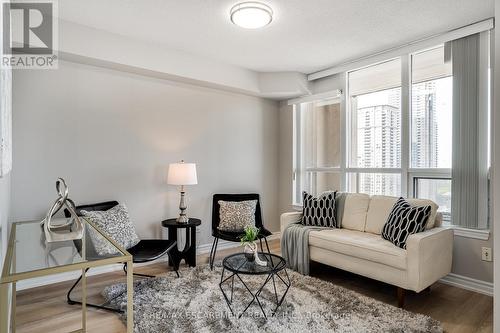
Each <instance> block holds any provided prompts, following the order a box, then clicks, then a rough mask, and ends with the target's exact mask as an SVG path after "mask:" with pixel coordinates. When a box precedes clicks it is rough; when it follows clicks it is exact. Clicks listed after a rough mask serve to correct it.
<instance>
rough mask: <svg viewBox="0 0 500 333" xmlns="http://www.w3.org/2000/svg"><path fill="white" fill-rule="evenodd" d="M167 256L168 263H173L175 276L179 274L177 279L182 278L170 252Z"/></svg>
mask: <svg viewBox="0 0 500 333" xmlns="http://www.w3.org/2000/svg"><path fill="white" fill-rule="evenodd" d="M167 255H168V261H169V262H171V263H173V267H174V271H175V274H177V277H178V278H180V277H181V276H180V275H179V267H178V266H177V265H176V264H175V262H174V259H173V258H172V255H171V254H170V252H167Z"/></svg>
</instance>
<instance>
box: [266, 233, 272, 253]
mask: <svg viewBox="0 0 500 333" xmlns="http://www.w3.org/2000/svg"><path fill="white" fill-rule="evenodd" d="M264 241H265V242H266V247H267V253H269V254H271V251H270V250H269V244H268V243H267V237H264Z"/></svg>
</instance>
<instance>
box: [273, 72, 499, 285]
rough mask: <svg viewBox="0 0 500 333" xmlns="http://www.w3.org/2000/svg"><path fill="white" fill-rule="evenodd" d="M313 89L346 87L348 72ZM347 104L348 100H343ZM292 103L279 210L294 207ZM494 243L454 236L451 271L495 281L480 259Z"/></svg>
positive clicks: (285, 120) (284, 124) (285, 123)
mask: <svg viewBox="0 0 500 333" xmlns="http://www.w3.org/2000/svg"><path fill="white" fill-rule="evenodd" d="M313 88H314V93H320V92H325V91H331V90H335V89H342V91H345V75H344V74H341V75H336V76H333V77H329V78H326V79H321V80H318V81H316V82H315V83H314V87H313ZM342 105H343V107H345V103H342ZM292 114H293V112H292V107H291V106H287V105H286V104H285V103H282V104H281V105H280V117H279V119H280V142H279V147H280V164H279V168H280V170H279V173H280V183H279V193H280V201H279V203H280V212H281V213H283V212H286V211H290V210H291V209H292V205H291V200H292V199H291V196H292V190H293V189H292V169H293V164H292V160H293V151H292V145H293V116H292ZM483 246H486V247H493V233H491V236H490V239H489V240H487V241H482V240H478V239H472V238H465V237H459V236H455V242H454V245H453V266H452V272H453V273H455V274H459V275H463V276H467V277H470V278H473V279H478V280H482V281H486V282H493V263H492V262H487V261H482V260H481V247H483Z"/></svg>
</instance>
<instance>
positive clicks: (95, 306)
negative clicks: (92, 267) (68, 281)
mask: <svg viewBox="0 0 500 333" xmlns="http://www.w3.org/2000/svg"><path fill="white" fill-rule="evenodd" d="M88 270H89V269H88V268H86V269H85V273H87V272H88ZM82 277H83V275H80V277H79V278H78V279H77V280H76V282H75V283H74V284H73V285H72V286H71V288H70V289H69V291H68V293H67V294H66V300H67V302H68V304H69V305H75V304H82V302H80V301H75V300H73V299H71V293H72V292H73V290H74V289H75V287H76V286H77V285H78V283H80V281H81V280H82ZM106 303H108V302H106ZM106 303H104V304H106ZM86 305H87V306H88V307H92V308H96V309H101V310H106V311H112V312H119V313H123V311H122V310H120V309H115V308H110V307H107V306H104V305H99V304H92V303H86Z"/></svg>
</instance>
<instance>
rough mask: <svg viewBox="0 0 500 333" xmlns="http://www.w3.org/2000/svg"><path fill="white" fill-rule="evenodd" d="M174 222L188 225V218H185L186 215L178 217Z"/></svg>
mask: <svg viewBox="0 0 500 333" xmlns="http://www.w3.org/2000/svg"><path fill="white" fill-rule="evenodd" d="M176 221H177V222H179V223H188V222H189V217H187V216H186V215H179V217H178V218H177V219H176Z"/></svg>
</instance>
